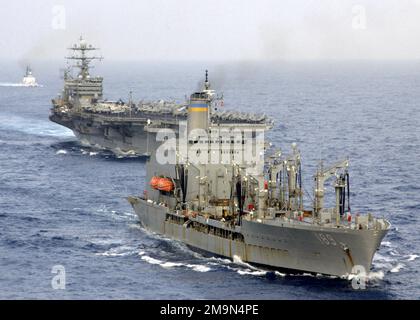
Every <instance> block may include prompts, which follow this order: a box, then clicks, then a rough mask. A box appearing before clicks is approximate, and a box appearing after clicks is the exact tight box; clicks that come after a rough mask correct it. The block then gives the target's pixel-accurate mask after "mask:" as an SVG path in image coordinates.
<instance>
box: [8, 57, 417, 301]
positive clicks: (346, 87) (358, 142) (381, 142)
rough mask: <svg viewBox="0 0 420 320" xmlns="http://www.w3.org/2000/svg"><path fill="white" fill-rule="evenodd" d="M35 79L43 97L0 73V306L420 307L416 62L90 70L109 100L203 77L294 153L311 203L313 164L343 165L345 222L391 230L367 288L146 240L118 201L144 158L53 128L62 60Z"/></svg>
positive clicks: (176, 87) (129, 190)
mask: <svg viewBox="0 0 420 320" xmlns="http://www.w3.org/2000/svg"><path fill="white" fill-rule="evenodd" d="M33 68H34V73H35V76H37V78H38V82H39V83H40V84H42V85H43V87H39V88H23V87H17V86H15V85H14V83H16V82H19V80H20V75H21V74H22V72H23V70H22V69H20V68H19V67H18V66H17V65H15V64H14V63H11V62H2V63H0V70H1V71H0V83H1V85H0V151H1V152H0V181H1V183H0V226H1V229H0V298H2V299H27V298H45V299H111V298H114V299H164V298H165V299H402V298H409V299H418V298H420V276H419V270H420V268H419V267H420V263H419V261H420V259H419V257H418V256H419V255H420V241H419V227H420V222H419V214H420V182H419V181H420V129H419V122H420V112H419V108H420V62H392V63H391V62H388V63H385V62H383V63H379V62H378V63H370V62H357V61H353V62H341V63H339V62H306V63H303V62H301V63H275V64H269V63H241V64H239V63H204V62H203V63H199V62H194V63H164V64H162V63H117V62H111V61H105V62H103V63H102V64H101V65H99V66H98V68H97V69H95V72H96V73H99V74H101V75H103V76H104V77H105V83H104V85H105V96H106V97H107V98H110V99H111V98H112V99H118V98H122V99H125V100H126V99H127V97H128V96H129V91H133V95H134V97H135V98H136V99H137V100H139V99H159V98H165V99H174V100H183V99H184V96H185V95H186V94H189V93H190V92H191V91H192V90H195V89H197V87H198V86H199V82H200V80H201V79H202V77H203V75H204V69H206V68H208V69H209V73H210V80H211V81H212V82H213V85H214V88H216V89H217V90H218V91H219V92H222V91H223V93H224V97H225V106H224V108H226V109H241V110H243V111H253V112H255V111H256V112H264V113H266V114H268V115H270V116H272V117H273V118H274V119H275V127H274V129H273V130H272V131H271V132H270V133H269V137H268V138H269V139H270V141H271V142H272V143H273V144H274V145H275V146H276V147H280V148H282V150H283V153H287V152H288V151H290V149H291V148H290V145H291V143H292V142H296V143H297V144H298V147H299V149H300V150H301V153H302V157H303V167H304V178H303V182H304V188H305V189H306V191H307V192H308V193H309V194H311V193H312V187H313V186H312V174H313V172H314V170H315V167H316V164H317V161H318V160H319V159H320V158H322V159H324V161H325V162H327V163H330V162H334V161H335V160H337V159H340V158H342V157H345V156H349V157H350V161H351V162H350V163H351V168H350V170H351V171H350V174H351V182H352V199H351V201H352V211H353V212H373V213H374V214H376V215H379V216H383V217H386V218H387V219H389V220H390V221H391V223H392V229H391V231H390V232H389V234H388V235H387V237H386V238H385V239H384V241H383V243H382V246H381V248H380V250H379V252H378V253H377V254H376V255H375V258H374V263H373V270H372V272H371V274H370V278H369V281H368V283H367V287H366V289H365V290H354V289H353V288H352V285H351V281H349V280H345V279H337V278H331V277H325V276H311V275H305V274H304V275H295V274H280V273H272V272H270V273H267V272H266V271H265V270H262V269H258V268H255V267H252V266H250V265H248V264H245V263H243V262H241V261H230V260H227V259H220V258H214V257H208V256H203V255H202V254H199V253H196V252H194V251H191V250H190V249H189V248H187V247H186V246H185V245H183V244H181V243H178V242H175V241H172V240H170V239H167V238H164V237H161V236H158V235H155V234H151V233H148V232H146V231H145V230H143V229H142V228H141V227H140V226H139V223H138V221H137V218H136V216H135V215H134V214H133V211H132V209H131V207H130V206H129V204H128V203H127V201H126V200H125V197H126V196H128V195H132V194H140V193H141V192H142V189H143V186H144V183H145V181H144V177H145V169H144V168H145V162H144V160H143V159H141V158H135V159H132V158H131V159H117V158H115V157H113V156H112V155H111V154H109V153H107V152H98V151H96V150H92V149H88V148H85V147H82V146H80V145H79V144H78V142H77V140H76V139H75V138H74V136H73V134H72V132H71V131H69V130H67V129H66V128H63V127H60V126H58V125H56V124H54V123H51V122H49V120H48V114H49V108H50V100H51V98H53V97H54V96H55V95H56V94H57V93H58V92H60V89H61V86H62V79H60V77H59V72H58V70H59V68H60V62H58V63H57V62H51V63H48V64H46V63H38V64H36V63H34V65H33ZM328 191H330V195H329V196H328V197H327V202H329V203H332V201H333V189H332V187H331V186H329V189H328ZM307 202H308V203H309V200H308V201H307ZM56 265H62V266H64V267H65V271H66V288H65V290H54V289H53V288H52V286H51V280H52V278H53V276H54V275H55V274H53V273H52V268H53V266H56Z"/></svg>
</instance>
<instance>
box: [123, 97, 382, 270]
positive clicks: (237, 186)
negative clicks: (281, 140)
mask: <svg viewBox="0 0 420 320" xmlns="http://www.w3.org/2000/svg"><path fill="white" fill-rule="evenodd" d="M211 101H212V97H211V92H210V91H208V90H203V91H201V92H196V93H194V94H192V95H191V97H190V101H189V108H188V116H187V122H186V124H183V125H182V126H181V127H180V128H179V130H180V133H179V135H178V138H177V139H173V140H170V139H168V141H167V142H165V143H164V144H162V145H161V146H159V149H158V150H156V153H154V154H152V155H151V157H149V159H148V161H147V164H146V169H147V178H146V186H145V189H144V192H143V194H142V195H140V196H138V195H137V196H130V197H128V201H129V202H130V204H131V205H132V207H133V208H134V211H135V212H136V214H137V215H138V217H139V220H140V222H141V224H142V226H143V227H144V228H146V229H148V230H150V231H152V232H156V233H159V234H162V235H165V236H168V237H171V238H172V239H174V240H177V241H181V242H183V243H186V244H187V245H188V246H191V247H193V248H197V249H200V250H204V251H207V252H209V253H210V254H214V255H219V256H225V257H229V258H232V259H234V260H235V258H238V259H240V260H242V261H244V262H249V263H252V264H256V265H263V266H266V267H267V268H269V269H282V270H284V269H286V270H292V271H293V272H296V271H297V272H309V273H319V274H326V275H332V276H339V277H343V276H344V277H346V276H350V275H354V274H358V275H359V276H361V275H363V274H365V275H366V274H367V273H368V272H369V270H370V269H371V265H372V259H373V256H374V254H375V251H376V250H377V249H378V248H379V246H380V244H381V241H382V239H383V238H384V237H385V235H386V234H387V232H388V230H389V228H390V223H389V221H387V220H385V219H383V218H376V217H374V216H373V215H372V214H370V213H368V214H366V215H359V214H354V212H351V208H350V183H349V181H350V180H349V170H348V169H349V160H348V159H343V160H341V161H338V162H336V163H335V164H332V165H330V166H324V165H323V162H321V163H320V164H319V167H318V169H317V171H316V173H315V174H314V189H313V201H312V206H311V207H310V208H304V199H303V195H304V191H307V190H306V189H305V190H304V186H303V185H302V174H301V155H300V152H299V150H298V148H297V145H296V144H292V152H291V154H290V155H283V154H282V153H281V151H278V150H276V151H274V150H270V149H268V148H267V143H266V142H265V141H264V139H259V138H258V137H261V135H263V134H264V132H266V131H267V130H269V129H270V126H267V125H266V124H264V123H247V122H243V123H237V124H231V123H225V124H220V123H216V122H214V121H213V120H212V119H213V118H212V114H211V112H212V111H211V107H210V105H211ZM181 132H183V134H181ZM326 160H330V159H326ZM329 179H334V184H333V188H334V190H335V191H334V192H335V200H336V201H335V206H333V207H332V208H325V206H324V193H325V183H326V181H327V180H329Z"/></svg>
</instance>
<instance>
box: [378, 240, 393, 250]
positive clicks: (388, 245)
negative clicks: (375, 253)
mask: <svg viewBox="0 0 420 320" xmlns="http://www.w3.org/2000/svg"><path fill="white" fill-rule="evenodd" d="M381 246H384V247H389V248H392V247H393V245H392V244H391V242H390V241H382V242H381Z"/></svg>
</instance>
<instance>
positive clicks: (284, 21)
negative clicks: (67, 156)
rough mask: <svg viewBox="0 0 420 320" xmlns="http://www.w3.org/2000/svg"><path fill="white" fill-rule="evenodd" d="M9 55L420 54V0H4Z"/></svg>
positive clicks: (0, 42) (2, 41) (1, 54)
mask: <svg viewBox="0 0 420 320" xmlns="http://www.w3.org/2000/svg"><path fill="white" fill-rule="evenodd" d="M0 1H1V2H0V4H1V6H0V10H1V11H0V12H1V19H0V48H1V50H0V59H5V58H9V59H10V58H11V59H14V60H28V59H29V60H34V59H62V58H63V56H64V55H65V54H66V52H65V50H64V49H65V48H66V47H67V46H69V45H71V44H72V43H74V42H75V40H76V39H77V38H78V37H79V36H80V34H83V35H84V36H85V37H86V38H87V39H88V40H89V41H90V42H92V43H93V44H95V45H97V46H99V47H101V49H102V54H103V55H104V56H105V57H106V59H107V60H108V59H109V60H238V61H242V60H268V59H269V60H273V59H274V60H275V59H293V60H300V59H419V58H420V0H370V1H369V0H360V1H351V0H317V1H315V0H313V1H311V0H292V1H281V0H240V1H239V0H223V1H221V0H153V1H152V0H150V1H146V0H143V1H139V0H120V1H116V0H115V1H111V0H110V1H103V0H71V1H65V0H52V1H50V0H37V1H33V0H13V1H12V0H0Z"/></svg>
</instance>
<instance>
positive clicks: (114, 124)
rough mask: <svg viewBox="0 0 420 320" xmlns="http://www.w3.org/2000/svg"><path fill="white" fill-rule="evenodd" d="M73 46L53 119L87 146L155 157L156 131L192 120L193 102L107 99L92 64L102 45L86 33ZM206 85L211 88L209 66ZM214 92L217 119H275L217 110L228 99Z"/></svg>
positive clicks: (214, 114) (52, 111)
mask: <svg viewBox="0 0 420 320" xmlns="http://www.w3.org/2000/svg"><path fill="white" fill-rule="evenodd" d="M69 50H70V52H71V55H70V56H68V57H67V59H68V60H69V61H75V64H73V65H72V66H71V67H70V68H69V69H68V70H66V72H65V73H64V88H63V91H62V93H61V94H60V95H59V96H58V97H57V98H55V99H53V100H52V104H53V107H52V109H51V113H50V116H49V118H50V120H51V121H53V122H56V123H58V124H60V125H63V126H65V127H67V128H69V129H71V130H72V131H73V132H74V134H75V136H76V137H77V138H78V139H79V140H80V142H81V143H82V144H83V145H86V146H90V147H95V148H99V149H105V150H110V151H112V152H113V153H115V154H116V155H117V156H150V154H151V152H152V151H153V150H156V148H157V147H158V146H159V145H160V142H157V141H156V132H158V131H159V130H160V129H162V128H176V126H177V124H178V122H179V121H185V120H186V119H187V113H188V103H187V102H185V103H175V102H173V101H164V100H160V101H149V102H147V101H140V102H138V103H135V102H133V101H132V99H131V98H130V99H129V101H127V102H124V101H122V100H121V99H120V100H117V101H105V100H103V78H102V77H93V76H91V75H90V68H91V63H92V62H93V61H95V60H101V59H102V57H99V56H94V55H93V53H94V52H95V51H96V50H98V48H95V47H93V46H92V45H90V44H88V43H87V42H86V41H85V40H84V39H83V38H80V41H79V43H77V44H74V45H73V46H72V47H70V48H69ZM74 71H76V75H73V73H74ZM204 85H205V86H206V88H207V89H209V88H210V83H209V81H208V73H207V71H206V79H205V84H204ZM130 96H131V93H130ZM212 97H213V99H212V102H211V108H212V109H213V111H214V112H213V113H212V120H213V121H215V122H218V123H239V122H241V123H255V124H261V123H266V124H270V123H271V121H272V120H271V119H269V118H268V117H267V116H265V115H257V114H247V113H241V112H236V111H227V110H225V111H220V110H217V107H218V106H220V105H222V104H223V99H222V97H217V96H216V95H213V96H212ZM219 109H220V108H219Z"/></svg>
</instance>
